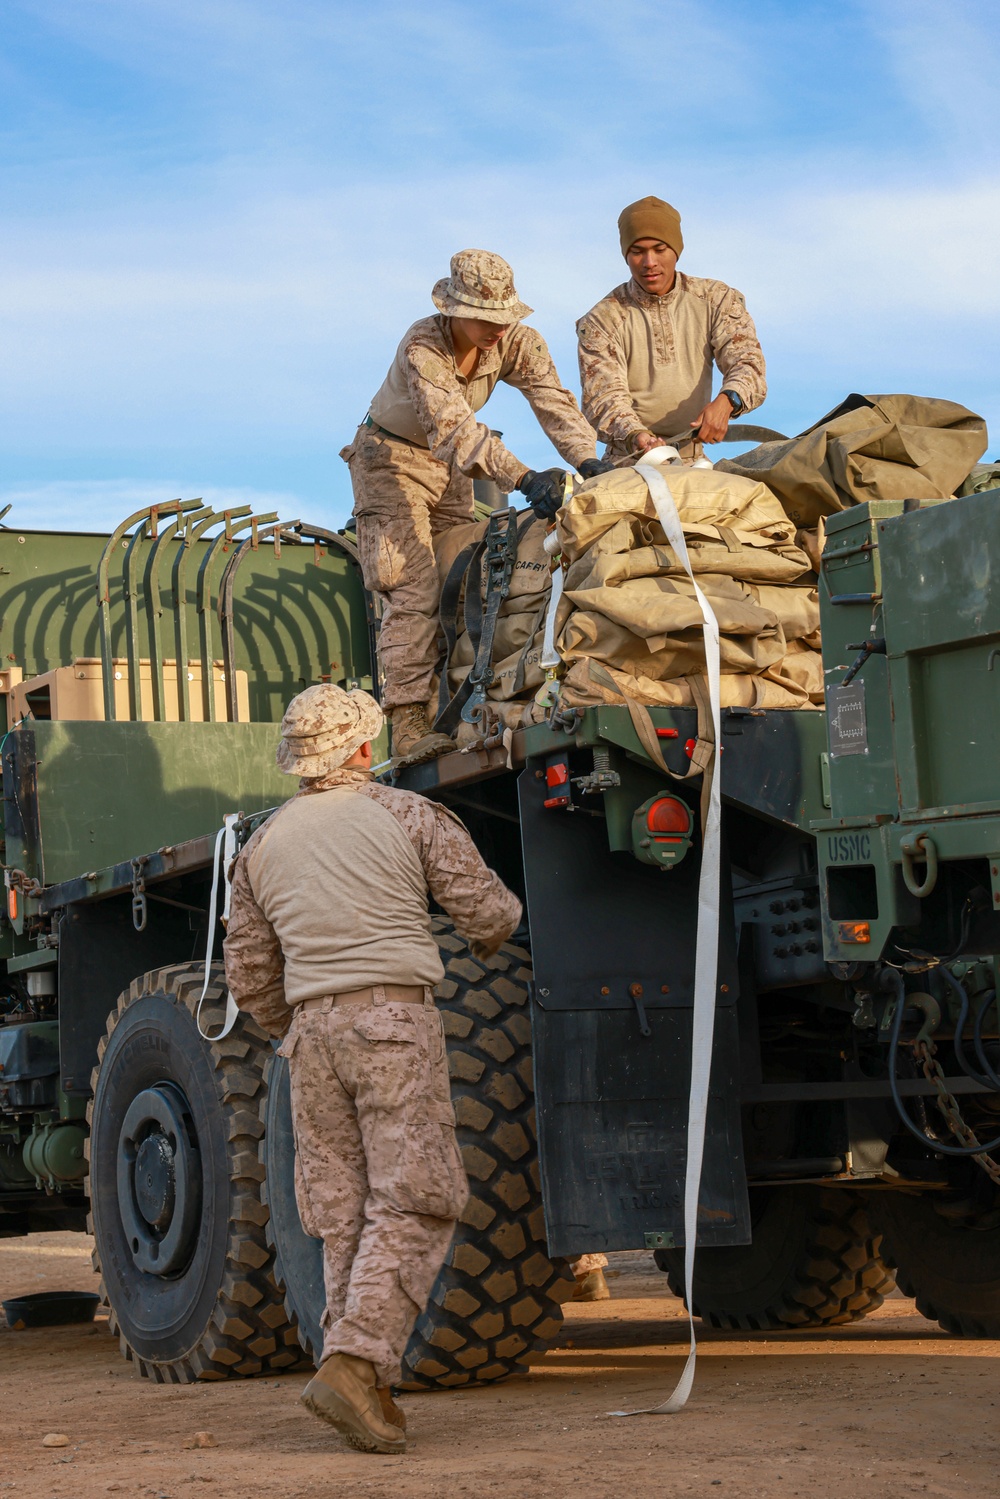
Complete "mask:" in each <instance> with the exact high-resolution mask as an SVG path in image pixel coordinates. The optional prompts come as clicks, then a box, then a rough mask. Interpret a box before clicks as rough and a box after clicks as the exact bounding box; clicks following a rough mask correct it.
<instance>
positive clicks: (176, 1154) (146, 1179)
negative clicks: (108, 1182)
mask: <svg viewBox="0 0 1000 1499" xmlns="http://www.w3.org/2000/svg"><path fill="white" fill-rule="evenodd" d="M118 1204H119V1210H120V1212H121V1217H122V1225H123V1227H124V1229H125V1234H126V1238H127V1240H128V1245H129V1249H130V1251H131V1254H132V1259H133V1260H134V1261H135V1264H136V1267H137V1268H138V1269H139V1270H142V1271H145V1272H146V1273H147V1274H149V1275H159V1276H166V1275H175V1274H177V1273H178V1272H179V1271H181V1270H183V1269H184V1267H185V1266H186V1265H187V1263H188V1261H189V1260H190V1258H191V1255H192V1253H193V1251H194V1247H195V1242H196V1239H197V1228H198V1222H199V1218H200V1209H201V1161H200V1157H199V1152H198V1146H197V1141H196V1140H195V1139H194V1138H193V1129H192V1126H191V1110H190V1107H189V1105H188V1101H187V1099H186V1098H185V1097H184V1094H183V1093H182V1092H181V1090H180V1088H178V1087H177V1085H176V1083H171V1082H161V1083H156V1084H155V1085H154V1086H153V1087H151V1088H146V1089H144V1090H143V1092H142V1093H140V1094H138V1095H137V1097H136V1098H134V1099H133V1100H132V1103H131V1105H130V1106H129V1109H128V1112H127V1113H126V1115H125V1118H124V1120H123V1121H122V1127H121V1133H120V1135H119V1138H118Z"/></svg>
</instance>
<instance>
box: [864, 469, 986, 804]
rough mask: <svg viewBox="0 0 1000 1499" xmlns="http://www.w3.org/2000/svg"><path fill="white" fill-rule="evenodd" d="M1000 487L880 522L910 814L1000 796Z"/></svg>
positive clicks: (903, 793)
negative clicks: (997, 561) (999, 751)
mask: <svg viewBox="0 0 1000 1499" xmlns="http://www.w3.org/2000/svg"><path fill="white" fill-rule="evenodd" d="M998 502H1000V492H998V491H991V492H988V493H985V494H978V495H970V496H968V497H967V498H964V499H959V500H952V501H950V502H948V503H947V504H944V505H939V506H937V507H935V508H934V509H933V510H918V511H914V512H912V513H910V514H907V515H900V516H898V517H896V518H895V519H888V520H884V521H882V522H880V524H879V527H878V533H879V550H880V553H881V556H882V569H883V591H884V596H885V605H884V609H885V621H886V630H885V634H886V642H887V646H888V653H889V654H888V668H889V676H890V682H891V691H892V703H893V710H894V715H895V730H896V732H895V745H896V756H897V759H898V762H899V782H900V799H901V802H902V806H903V809H904V814H905V815H908V816H913V815H915V814H916V813H918V812H919V811H920V810H921V809H923V808H948V807H952V808H961V807H967V806H969V805H970V804H979V805H989V804H992V805H996V804H997V803H998V802H1000V769H998V764H997V757H996V745H997V737H998V732H1000V574H998V572H997V570H996V568H995V567H994V561H995V559H996V558H997V557H1000V503H998Z"/></svg>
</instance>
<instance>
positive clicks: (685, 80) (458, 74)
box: [0, 0, 1000, 529]
mask: <svg viewBox="0 0 1000 1499" xmlns="http://www.w3.org/2000/svg"><path fill="white" fill-rule="evenodd" d="M3 9H4V22H3V27H2V30H0V195H2V213H3V224H4V229H3V234H2V236H0V341H2V342H0V346H2V350H3V360H2V365H0V411H2V419H0V506H2V504H4V503H6V502H7V501H13V503H14V507H15V508H14V511H13V512H12V514H11V516H10V517H9V521H15V522H16V521H19V522H20V524H21V525H25V526H27V525H39V524H43V525H44V524H48V525H58V526H69V525H73V526H78V527H79V528H81V529H101V528H103V527H105V526H107V525H109V524H111V523H113V522H114V521H115V520H116V519H118V518H119V517H121V516H123V515H124V514H125V513H126V512H127V511H128V510H130V509H132V508H135V505H136V504H141V503H146V502H147V500H150V499H155V498H161V499H166V498H173V497H174V496H176V495H184V496H186V497H190V496H194V495H202V496H204V497H206V498H208V499H214V500H216V501H219V502H222V501H223V500H230V499H239V500H241V501H243V500H248V501H251V502H257V503H259V504H260V505H261V506H263V507H265V508H272V507H273V506H275V504H277V505H278V506H279V508H280V509H281V511H282V513H283V515H285V516H286V517H288V518H294V517H295V516H301V517H303V518H306V519H309V520H313V521H315V522H318V523H326V524H330V523H337V524H340V523H342V522H343V520H344V518H345V517H346V515H347V513H348V511H349V508H350V485H349V480H348V475H347V470H346V467H345V466H344V464H343V463H341V462H340V460H339V459H338V457H337V453H338V450H339V448H340V447H341V446H342V445H343V444H344V443H345V442H347V441H348V440H349V438H350V436H351V434H352V432H353V430H354V427H355V425H356V423H357V421H358V419H359V418H360V417H361V416H362V415H363V414H364V412H365V410H366V407H367V403H368V400H369V398H370V397H371V395H372V394H373V393H374V391H375V389H376V388H377V387H378V385H379V383H380V382H381V380H382V378H383V376H384V374H385V371H386V368H387V367H388V364H389V362H390V360H391V357H392V354H393V351H394V349H395V346H396V344H397V342H398V341H399V338H400V336H401V335H402V333H403V331H404V330H405V328H406V327H407V326H408V325H409V323H410V322H412V321H413V320H414V319H415V318H417V317H420V316H423V315H425V314H426V313H427V312H429V311H432V310H433V309H432V307H431V304H430V301H429V295H428V294H429V290H430V287H431V285H432V284H433V282H434V281H435V280H436V279H437V278H438V277H439V276H440V275H442V274H444V273H445V271H446V269H447V263H448V259H449V256H450V255H451V253H452V252H453V251H454V250H456V249H459V248H464V247H466V246H481V247H484V248H488V249H492V250H496V251H498V252H499V253H501V254H503V255H505V256H506V257H507V258H508V259H509V260H510V261H511V262H512V263H513V265H514V268H515V271H516V276H517V284H518V289H519V291H520V293H521V295H522V296H523V297H524V298H525V300H526V301H528V302H530V303H531V305H532V306H533V307H534V308H535V309H536V314H535V317H534V318H533V319H532V322H533V323H534V324H535V325H536V326H537V327H538V328H539V329H540V330H541V331H542V332H543V333H544V335H545V337H546V338H547V339H548V341H549V343H550V346H551V348H552V350H553V353H554V355H555V357H556V361H557V363H558V365H559V368H560V371H561V372H562V374H563V378H564V379H565V380H566V382H567V383H568V384H570V385H571V386H573V388H574V389H575V388H577V378H576V359H575V339H574V333H573V324H574V320H575V318H577V317H578V316H579V315H580V314H581V313H582V312H584V311H586V310H587V309H588V308H589V307H590V306H591V305H592V304H593V303H594V302H595V301H597V299H598V298H599V297H600V296H602V295H603V294H604V293H605V292H606V291H608V290H609V289H610V288H611V287H612V286H613V285H615V284H616V283H617V282H619V281H620V280H622V279H624V272H623V265H622V261H621V259H620V256H619V253H618V247H617V239H616V232H615V220H616V218H617V215H618V212H619V211H620V209H621V207H622V206H623V205H624V204H625V203H627V202H629V201H631V200H632V199H634V198H636V197H639V196H641V195H643V194H645V193H657V194H659V195H661V196H663V197H666V198H668V199H670V201H671V202H673V203H675V204H676V205H677V206H678V207H679V209H680V210H681V213H682V215H683V220H684V231H685V240H686V250H685V254H684V258H683V260H682V266H683V267H684V268H685V269H687V270H689V271H691V272H692V273H694V274H702V275H710V276H716V277H719V278H721V279H723V280H726V281H729V282H730V283H731V284H733V285H735V286H738V287H739V288H740V289H741V290H742V291H743V292H744V294H745V296H746V299H747V303H748V305H749V307H750V309H751V311H752V312H753V314H754V316H755V318H756V320H757V325H758V330H759V332H760V335H761V339H762V342H763V344H764V348H765V353H766V355H767V358H768V367H769V368H768V375H769V384H770V390H771V394H770V396H769V397H768V400H767V403H766V405H765V406H764V408H763V409H762V412H761V417H760V419H761V420H762V421H766V422H767V423H768V424H769V425H771V426H774V427H778V428H780V429H782V430H784V431H798V430H799V429H800V428H801V427H803V426H805V425H807V424H808V423H809V422H811V421H813V420H815V419H816V418H817V417H818V416H820V415H822V413H823V412H824V411H825V410H827V409H828V408H829V407H830V406H832V405H834V403H835V402H836V401H838V400H839V399H840V397H841V396H843V395H844V394H846V393H847V392H848V391H850V390H861V391H864V392H879V391H914V392H918V393H921V394H925V395H937V396H947V397H950V398H951V399H953V400H958V401H961V402H963V403H964V404H966V405H968V406H971V407H972V408H973V409H974V410H976V411H979V412H981V413H982V414H984V415H985V416H986V417H987V419H988V420H989V422H990V425H991V428H992V429H993V430H994V431H995V432H1000V378H998V375H997V364H998V360H997V354H996V342H997V326H998V312H1000V274H998V272H1000V264H998V248H997V247H998V245H1000V192H998V188H1000V180H998V179H1000V154H998V152H997V150H996V145H995V136H994V134H993V131H992V124H991V121H992V120H993V119H994V118H995V117H996V113H997V105H998V102H1000V101H998V94H1000V83H998V80H1000V43H998V27H997V24H996V23H997V7H996V6H995V4H993V3H991V0H988V3H987V4H985V5H983V4H976V5H973V4H967V3H965V0H950V3H937V0H911V3H902V0H864V3H860V0H840V3H839V4H837V5H835V6H834V5H830V4H828V3H811V0H795V3H791V0H789V3H784V0H770V3H769V0H763V3H757V4H754V5H752V6H734V5H719V4H718V3H717V0H714V3H712V4H708V3H695V0H660V3H657V4H651V3H645V0H616V3H615V4H614V5H609V4H608V3H607V0H583V3H578V4H570V3H559V0H556V3H552V0H533V3H531V4H528V3H510V0H494V4H492V5H491V6H482V5H471V4H467V3H464V0H444V3H442V0H435V3H433V4H432V5H430V6H427V5H416V4H403V5H398V4H392V3H387V0H370V3H367V4H364V5H361V4H344V3H339V0H325V3H320V0H281V3H280V4H275V3H274V0H6V3H5V4H4V8H3ZM487 414H488V417H489V420H490V422H491V424H492V425H494V426H498V427H501V428H503V430H504V432H505V434H506V437H507V439H508V440H509V443H510V445H511V446H512V447H513V449H514V450H515V451H516V452H517V454H518V455H519V456H520V457H522V458H523V459H524V461H525V462H526V463H529V464H531V465H532V466H534V467H544V466H546V465H547V464H548V463H550V462H553V461H555V458H554V455H553V453H552V450H551V449H550V448H549V446H548V444H547V442H546V440H545V438H544V437H543V436H542V434H541V433H540V432H539V430H538V429H537V427H536V426H535V424H534V422H533V419H532V417H531V415H530V412H529V411H528V408H527V406H526V404H525V403H524V402H523V400H522V399H521V397H519V396H518V395H517V394H516V393H514V392H507V391H504V390H503V389H502V388H501V391H500V392H499V393H498V394H497V395H496V396H495V397H494V399H493V401H492V402H491V403H490V406H489V408H488V412H487ZM990 451H991V452H995V451H996V444H995V443H992V444H991V448H990Z"/></svg>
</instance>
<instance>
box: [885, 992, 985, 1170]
mask: <svg viewBox="0 0 1000 1499" xmlns="http://www.w3.org/2000/svg"><path fill="white" fill-rule="evenodd" d="M886 972H887V973H888V975H889V977H890V978H891V979H892V982H893V983H894V984H895V986H896V1013H895V1015H894V1017H893V1021H892V1035H891V1036H890V1038H889V1088H890V1090H891V1092H892V1101H893V1103H894V1104H895V1105H896V1112H897V1114H898V1115H899V1117H900V1119H902V1121H903V1123H904V1124H905V1125H906V1128H907V1129H908V1130H909V1131H910V1134H911V1135H914V1136H915V1137H916V1138H917V1139H918V1140H919V1141H920V1143H921V1145H926V1146H927V1147H928V1148H929V1149H930V1150H933V1151H934V1153H935V1154H936V1155H951V1156H960V1157H962V1158H963V1159H966V1158H968V1157H969V1156H975V1155H988V1154H989V1152H990V1151H991V1150H996V1149H997V1147H998V1146H1000V1135H997V1137H996V1139H995V1140H990V1141H989V1142H988V1143H987V1144H984V1145H977V1146H976V1147H975V1148H973V1147H972V1146H970V1145H945V1144H943V1143H942V1142H941V1141H940V1140H932V1139H931V1137H930V1135H925V1134H924V1132H923V1130H922V1129H919V1128H918V1127H917V1126H916V1125H915V1124H914V1122H913V1120H912V1119H911V1118H910V1116H909V1114H908V1113H907V1112H906V1109H905V1108H904V1106H903V1100H902V1098H901V1097H900V1093H899V1081H898V1079H897V1077H896V1050H897V1048H898V1046H899V1038H900V1035H901V1033H902V1030H903V1014H904V1012H905V1010H906V987H905V985H904V983H903V975H902V974H901V973H897V972H896V971H895V970H894V969H891V968H890V969H887V970H886Z"/></svg>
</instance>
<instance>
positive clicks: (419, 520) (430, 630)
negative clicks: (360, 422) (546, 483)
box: [340, 426, 473, 709]
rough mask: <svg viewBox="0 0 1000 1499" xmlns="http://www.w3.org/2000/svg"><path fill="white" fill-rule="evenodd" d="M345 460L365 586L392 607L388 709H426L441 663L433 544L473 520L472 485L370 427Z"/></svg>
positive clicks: (386, 650)
mask: <svg viewBox="0 0 1000 1499" xmlns="http://www.w3.org/2000/svg"><path fill="white" fill-rule="evenodd" d="M340 456H341V457H342V458H344V459H345V460H346V461H347V463H348V464H349V466H350V470H351V484H352V486H353V488H354V515H355V518H356V520H357V527H358V551H359V552H360V554H361V569H362V572H363V574H364V580H365V587H366V588H369V589H371V590H372V591H373V592H374V593H378V594H381V596H382V598H383V600H384V603H385V612H384V614H383V616H382V628H381V630H380V632H379V659H380V660H381V663H382V671H383V673H384V676H385V688H384V692H383V695H382V706H383V707H384V708H386V709H388V708H398V707H401V706H402V705H403V704H404V703H426V702H428V701H429V700H430V697H431V682H432V678H433V676H434V673H435V670H436V669H437V663H438V646H437V637H438V630H439V624H438V604H439V601H440V585H439V583H438V571H437V564H436V562H435V560H434V541H435V538H436V537H437V536H439V535H440V534H441V532H442V531H446V530H447V529H448V528H449V527H450V526H456V525H461V524H464V523H466V522H468V521H471V520H472V518H473V512H472V480H471V479H469V478H466V476H465V474H463V473H461V472H460V471H459V470H458V469H450V468H449V467H448V465H447V464H445V463H440V462H439V461H438V459H437V458H432V457H431V455H430V453H429V452H428V451H427V449H426V448H420V447H416V446H415V445H414V444H412V443H408V442H404V441H403V440H402V439H401V438H394V437H386V436H385V435H384V434H382V433H381V432H379V431H377V430H376V429H373V428H370V427H365V426H361V427H359V428H358V431H357V435H356V436H355V439H354V441H353V442H352V443H351V444H350V446H349V447H346V448H344V449H343V451H342V452H341V455H340Z"/></svg>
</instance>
